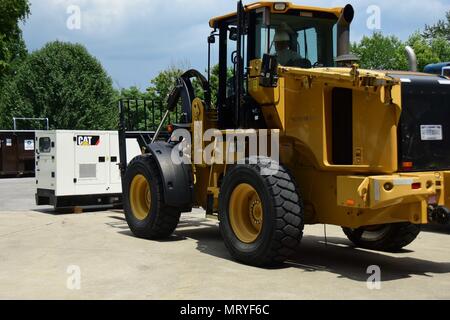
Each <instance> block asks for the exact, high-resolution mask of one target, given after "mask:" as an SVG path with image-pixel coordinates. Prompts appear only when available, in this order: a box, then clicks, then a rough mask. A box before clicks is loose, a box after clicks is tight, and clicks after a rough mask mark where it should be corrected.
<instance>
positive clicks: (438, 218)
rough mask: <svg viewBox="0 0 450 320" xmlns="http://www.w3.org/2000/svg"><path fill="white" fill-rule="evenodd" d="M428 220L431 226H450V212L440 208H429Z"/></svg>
mask: <svg viewBox="0 0 450 320" xmlns="http://www.w3.org/2000/svg"><path fill="white" fill-rule="evenodd" d="M428 211H429V213H428V220H429V221H430V222H431V223H433V224H441V225H448V224H450V210H449V209H447V208H446V207H442V206H437V207H434V206H431V207H430V208H429V210H428Z"/></svg>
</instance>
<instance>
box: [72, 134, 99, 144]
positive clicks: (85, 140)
mask: <svg viewBox="0 0 450 320" xmlns="http://www.w3.org/2000/svg"><path fill="white" fill-rule="evenodd" d="M99 144H100V136H78V137H77V145H79V146H81V147H91V146H98V145H99Z"/></svg>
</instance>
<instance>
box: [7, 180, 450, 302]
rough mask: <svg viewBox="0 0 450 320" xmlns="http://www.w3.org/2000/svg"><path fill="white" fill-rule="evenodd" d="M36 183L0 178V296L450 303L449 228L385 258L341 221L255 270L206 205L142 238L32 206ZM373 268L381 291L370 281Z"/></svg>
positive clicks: (107, 218)
mask: <svg viewBox="0 0 450 320" xmlns="http://www.w3.org/2000/svg"><path fill="white" fill-rule="evenodd" d="M33 189H34V180H33V179H23V180H0V299H283V300H285V299H286V300H290V299H295V300H296V299H393V300H397V299H450V229H449V228H438V229H436V228H429V227H427V228H426V229H425V231H424V232H422V233H421V235H420V236H419V238H418V239H417V240H416V241H415V242H414V243H413V244H412V245H410V246H409V247H407V248H406V249H405V250H404V251H403V252H401V253H398V254H387V253H380V252H373V251H368V250H362V249H356V248H353V247H352V245H351V243H350V242H349V241H348V240H347V239H346V238H345V237H344V235H343V233H342V231H341V230H340V229H339V228H337V227H331V226H328V227H327V235H328V238H327V240H328V241H327V243H325V238H324V227H323V226H307V227H306V230H305V237H304V241H303V243H302V246H301V247H300V249H299V251H298V253H297V255H296V256H295V257H294V258H293V259H292V261H289V262H288V263H286V264H285V265H284V266H283V267H281V268H276V269H258V268H253V267H248V266H245V265H241V264H239V263H236V262H235V261H233V260H232V259H231V257H230V255H229V254H228V252H227V250H226V248H225V246H224V244H223V242H222V239H221V237H220V233H219V229H218V224H217V222H214V221H210V220H206V219H204V218H203V216H204V215H203V212H202V211H198V210H197V211H195V212H193V213H191V214H188V215H185V216H183V218H182V221H181V222H180V225H179V228H178V229H177V231H176V232H175V234H174V235H173V236H172V237H171V238H170V239H168V240H166V241H159V242H157V241H147V240H141V239H137V238H135V237H133V236H132V234H131V232H130V231H129V229H128V226H127V224H126V222H125V220H124V218H123V214H122V212H120V211H98V212H88V213H84V214H58V213H55V212H53V211H52V210H51V209H49V208H48V207H47V208H46V207H44V208H40V209H37V210H36V209H35V206H34V203H33V202H34V201H33V198H31V199H29V197H30V196H33V194H34V190H33ZM371 266H372V269H371V270H374V269H373V266H375V267H376V268H377V267H378V268H379V269H380V272H381V273H380V275H381V282H380V286H381V287H380V288H379V289H377V288H376V289H373V290H370V289H369V287H371V286H369V287H368V283H367V281H368V279H369V277H370V276H371V274H369V273H368V272H367V271H368V268H369V267H371ZM370 284H373V283H372V282H370Z"/></svg>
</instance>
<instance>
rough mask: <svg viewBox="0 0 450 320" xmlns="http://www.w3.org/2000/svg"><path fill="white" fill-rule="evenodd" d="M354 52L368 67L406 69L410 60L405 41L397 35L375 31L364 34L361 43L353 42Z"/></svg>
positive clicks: (362, 63) (352, 48)
mask: <svg viewBox="0 0 450 320" xmlns="http://www.w3.org/2000/svg"><path fill="white" fill-rule="evenodd" d="M351 51H352V53H353V54H356V55H358V56H359V57H360V59H361V61H360V65H361V67H362V68H366V69H378V70H406V69H407V67H408V61H407V58H406V55H405V45H404V43H403V42H402V41H401V40H400V39H398V38H397V37H395V36H384V35H382V34H381V33H378V32H377V33H374V34H373V35H372V36H370V37H368V36H364V37H363V38H362V40H361V41H360V42H359V43H353V44H352V47H351Z"/></svg>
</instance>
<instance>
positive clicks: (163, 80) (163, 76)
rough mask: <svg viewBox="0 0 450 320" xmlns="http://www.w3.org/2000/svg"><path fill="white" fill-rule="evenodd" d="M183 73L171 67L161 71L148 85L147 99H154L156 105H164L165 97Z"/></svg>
mask: <svg viewBox="0 0 450 320" xmlns="http://www.w3.org/2000/svg"><path fill="white" fill-rule="evenodd" d="M183 73H184V71H183V70H181V69H180V68H178V67H176V66H174V65H172V66H170V67H168V68H167V69H166V70H163V71H161V72H160V73H159V74H158V75H157V76H156V77H155V78H153V79H152V80H151V81H150V83H151V86H150V87H149V88H147V92H148V94H149V97H150V98H152V99H155V100H156V101H157V102H158V103H160V104H162V105H164V106H165V105H166V100H167V97H168V96H169V93H170V91H171V90H172V88H173V86H174V85H175V82H176V80H177V79H178V78H179V77H181V75H182V74H183Z"/></svg>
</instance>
